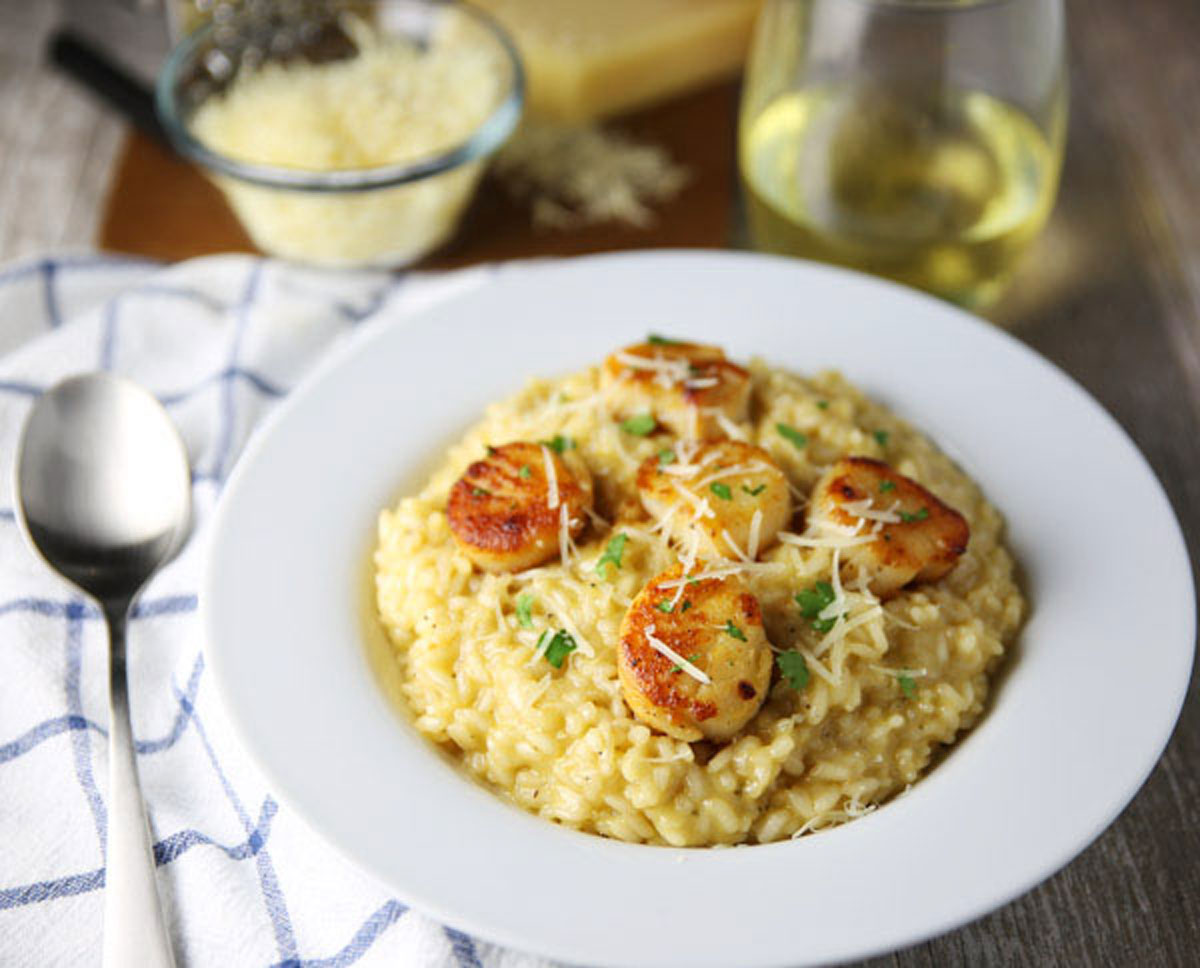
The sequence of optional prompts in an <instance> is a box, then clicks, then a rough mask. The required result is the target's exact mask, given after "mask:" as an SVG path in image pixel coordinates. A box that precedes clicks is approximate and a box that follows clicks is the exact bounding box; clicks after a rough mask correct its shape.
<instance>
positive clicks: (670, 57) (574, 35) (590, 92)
mask: <svg viewBox="0 0 1200 968" xmlns="http://www.w3.org/2000/svg"><path fill="white" fill-rule="evenodd" d="M474 2H475V5H476V6H479V7H482V8H484V9H485V10H487V11H489V12H490V13H491V14H492V15H493V16H495V17H496V19H497V20H498V21H500V23H501V24H503V25H504V27H506V28H507V29H508V31H509V32H510V33H511V34H512V35H513V38H514V39H515V40H516V43H517V47H518V48H519V49H520V52H521V58H522V60H523V62H524V65H525V72H526V77H527V80H528V84H529V90H528V100H527V107H528V110H529V113H530V115H531V116H533V117H536V118H542V119H546V120H553V121H572V122H574V121H580V122H582V121H591V120H595V119H597V118H602V117H608V116H609V115H613V114H621V113H623V112H625V111H630V110H633V109H635V108H641V107H645V106H647V105H649V104H652V103H654V102H656V101H660V100H664V99H666V98H669V97H671V96H673V95H676V94H682V93H684V92H686V91H689V90H692V89H694V88H698V87H702V86H704V85H705V84H708V83H710V82H712V81H716V80H719V79H723V78H726V77H731V76H733V75H735V74H736V73H737V72H738V70H739V69H740V68H741V66H742V63H743V61H744V60H745V56H746V49H747V47H748V45H749V43H750V32H751V29H752V27H753V25H754V18H755V16H756V15H757V13H758V8H759V6H760V4H761V0H474Z"/></svg>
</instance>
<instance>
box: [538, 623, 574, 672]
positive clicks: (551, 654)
mask: <svg viewBox="0 0 1200 968" xmlns="http://www.w3.org/2000/svg"><path fill="white" fill-rule="evenodd" d="M548 635H549V636H553V637H552V638H551V639H550V644H549V645H546V647H545V648H546V650H545V652H543V653H542V655H543V656H544V657H545V659H546V661H547V662H549V663H550V664H551V665H552V666H554V668H556V669H561V668H562V664H563V660H564V659H565V658H566V657H567V656H569V655H570V654H571V653H572V652H574V651H575V649H576V648H577V647H576V645H575V640H574V639H573V638H571V633H570V632H567V631H566V630H565V629H559V630H558V631H557V632H551V631H550V630H549V629H546V631H545V632H543V633H542V637H541V638H540V639H538V648H539V649H540V648H542V646H543V645H545V642H546V636H548Z"/></svg>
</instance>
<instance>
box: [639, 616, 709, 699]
mask: <svg viewBox="0 0 1200 968" xmlns="http://www.w3.org/2000/svg"><path fill="white" fill-rule="evenodd" d="M646 642H647V643H649V645H650V648H652V649H653V650H654V651H655V652H658V653H661V654H662V655H665V656H666V657H667V658H668V659H670V660H671V661H672V662H674V663H675V664H676V665H677V666H679V668H680V669H682V670H683V671H684V672H686V673H687V674H688V675H689V676H691V677H692V678H693V679H695V680H696V681H697V682H699V683H700V684H701V685H705V686H710V685H712V680H711V679H710V678H709V677H708V674H707V673H706V672H704V671H703V670H701V669H697V668H696V667H695V666H694V665H692V664H691V663H690V662H688V660H687V659H685V658H684V657H683V656H681V655H680V654H679V653H678V652H676V651H675V650H674V649H672V648H671V647H670V646H669V645H667V643H666V642H664V641H663V640H662V639H660V638H658V637H657V636H656V635H655V634H654V626H653V625H647V626H646Z"/></svg>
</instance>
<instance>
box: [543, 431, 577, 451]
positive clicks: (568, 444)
mask: <svg viewBox="0 0 1200 968" xmlns="http://www.w3.org/2000/svg"><path fill="white" fill-rule="evenodd" d="M539 443H541V444H543V445H544V446H546V447H549V448H550V449H551V450H552V451H554V453H556V454H561V453H562V452H563V451H564V450H574V449H575V441H573V440H572V439H571V438H570V437H564V436H563V435H562V434H555V435H554V436H553V437H551V438H550V439H549V440H543V441H539Z"/></svg>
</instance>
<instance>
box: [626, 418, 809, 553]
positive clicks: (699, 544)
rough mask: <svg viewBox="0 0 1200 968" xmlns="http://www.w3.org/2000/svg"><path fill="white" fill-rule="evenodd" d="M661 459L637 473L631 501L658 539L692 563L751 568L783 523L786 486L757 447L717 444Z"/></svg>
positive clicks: (679, 449) (788, 505) (787, 499)
mask: <svg viewBox="0 0 1200 968" xmlns="http://www.w3.org/2000/svg"><path fill="white" fill-rule="evenodd" d="M668 456H670V457H671V458H672V459H670V460H668V461H664V460H663V458H662V457H652V458H650V459H649V460H647V461H646V462H645V463H643V464H642V466H641V467H639V468H638V474H637V486H638V494H639V495H640V496H641V499H642V504H643V506H644V507H645V508H646V510H647V511H649V512H650V514H651V515H652V516H653V517H655V518H657V519H658V520H659V521H660V522H664V524H663V531H664V533H666V534H668V535H673V536H675V537H676V538H677V539H678V540H679V543H680V544H681V545H682V546H683V547H684V548H685V549H691V548H695V550H696V552H697V554H698V555H699V557H701V558H714V557H715V558H740V559H750V560H752V559H754V558H756V557H757V556H758V553H759V552H760V551H762V550H763V549H764V548H766V547H767V546H768V545H770V544H771V542H772V541H774V540H775V535H776V534H778V533H779V530H780V529H781V528H782V527H783V526H784V525H785V524H786V523H787V520H788V517H789V516H790V514H791V511H792V502H791V497H790V495H789V493H788V482H787V478H786V477H785V476H784V473H783V471H781V470H780V469H779V467H778V465H776V463H775V461H774V460H772V459H771V455H770V454H768V453H767V452H766V451H765V450H763V449H762V448H761V447H755V446H753V445H752V444H744V443H742V442H741V441H736V440H724V441H721V442H720V443H715V444H705V445H703V446H701V447H699V448H686V447H676V448H675V450H674V451H673V452H671V454H670V455H668Z"/></svg>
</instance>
